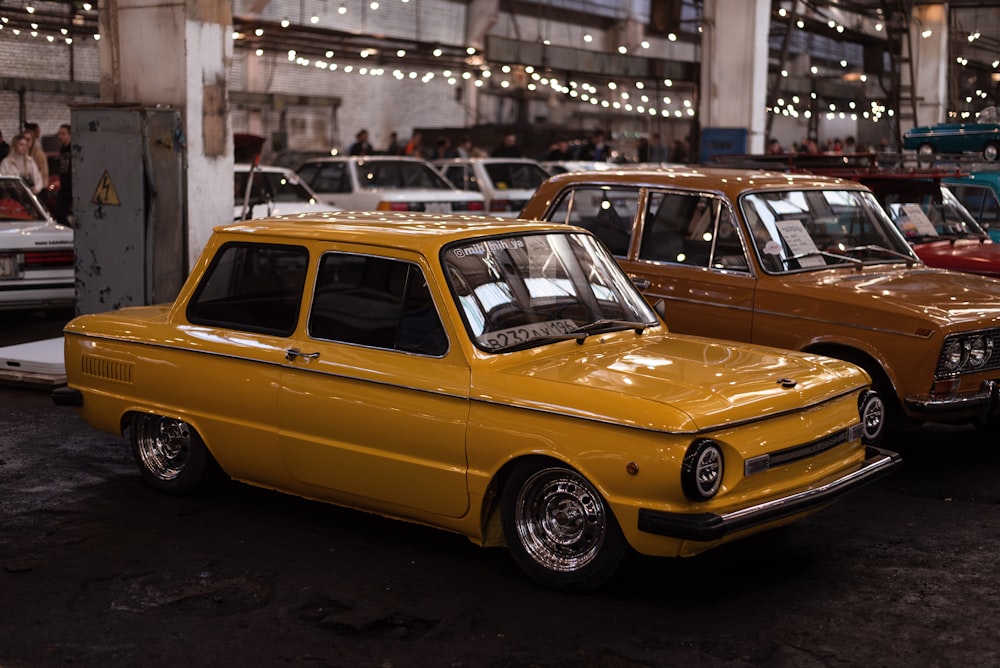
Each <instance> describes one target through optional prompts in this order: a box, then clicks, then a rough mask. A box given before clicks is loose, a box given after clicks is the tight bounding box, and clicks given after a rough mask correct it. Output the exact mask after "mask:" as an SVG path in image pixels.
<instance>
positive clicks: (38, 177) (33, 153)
mask: <svg viewBox="0 0 1000 668" xmlns="http://www.w3.org/2000/svg"><path fill="white" fill-rule="evenodd" d="M41 136H42V132H41V128H40V127H39V125H38V123H25V124H24V129H23V130H22V131H21V132H19V133H18V134H17V135H15V136H14V137H13V138H12V139H11V141H10V142H9V143H8V142H7V141H6V140H5V139H4V136H3V131H2V130H0V176H19V177H21V180H22V181H24V183H25V184H26V185H27V186H28V188H30V189H31V191H32V192H33V193H35V195H39V196H41V195H43V194H46V193H47V191H48V189H49V184H50V181H52V179H51V178H50V176H58V177H59V181H58V188H56V187H55V185H54V184H53V188H52V190H53V191H54V193H53V195H52V196H51V197H43V199H44V200H45V203H46V204H47V205H48V206H49V209H50V210H51V213H52V216H53V217H54V218H55V219H56V220H57V221H59V222H60V223H62V224H63V225H69V224H71V222H72V215H73V172H72V169H71V155H72V146H71V144H72V134H71V129H70V126H69V125H68V124H63V125H61V126H59V131H58V133H57V135H56V136H57V137H58V139H59V152H58V154H57V155H56V156H55V161H54V166H55V167H56V173H55V174H52V175H50V174H49V157H48V156H47V155H46V153H45V149H43V148H42V145H41Z"/></svg>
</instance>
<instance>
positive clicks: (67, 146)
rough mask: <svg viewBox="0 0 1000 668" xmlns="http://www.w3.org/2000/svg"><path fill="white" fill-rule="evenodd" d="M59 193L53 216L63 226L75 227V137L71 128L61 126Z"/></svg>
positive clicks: (59, 134) (59, 135) (65, 125)
mask: <svg viewBox="0 0 1000 668" xmlns="http://www.w3.org/2000/svg"><path fill="white" fill-rule="evenodd" d="M58 137H59V193H58V194H57V195H56V203H55V206H54V207H53V211H52V216H53V217H54V218H55V219H56V220H57V221H58V222H60V223H62V224H63V225H67V226H70V227H72V225H73V162H72V158H73V136H72V134H70V126H69V125H67V124H63V125H60V126H59V133H58Z"/></svg>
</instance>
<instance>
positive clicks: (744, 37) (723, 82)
mask: <svg viewBox="0 0 1000 668" xmlns="http://www.w3.org/2000/svg"><path fill="white" fill-rule="evenodd" d="M770 22H771V1H770V0H706V1H705V15H704V30H703V32H702V38H701V91H700V95H701V97H700V99H699V103H698V114H699V117H700V122H701V127H702V128H746V129H747V132H748V140H747V144H748V145H747V151H748V152H749V153H762V152H763V151H764V139H765V137H764V132H765V120H766V106H767V51H768V43H767V34H768V29H769V27H770Z"/></svg>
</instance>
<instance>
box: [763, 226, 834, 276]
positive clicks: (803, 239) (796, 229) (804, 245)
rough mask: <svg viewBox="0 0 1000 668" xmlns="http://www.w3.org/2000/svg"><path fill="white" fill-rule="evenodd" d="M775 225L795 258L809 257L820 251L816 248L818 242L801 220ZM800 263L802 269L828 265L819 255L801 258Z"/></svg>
mask: <svg viewBox="0 0 1000 668" xmlns="http://www.w3.org/2000/svg"><path fill="white" fill-rule="evenodd" d="M775 225H776V226H777V228H778V232H780V233H781V238H782V239H784V240H785V243H786V244H788V249H789V250H790V251H792V255H793V256H795V255H807V254H809V253H817V252H818V251H819V249H818V248H816V242H815V241H813V238H812V237H811V236H809V232H808V231H807V230H806V226H805V225H803V224H802V221H801V220H779V221H776V222H775ZM798 262H799V266H800V267H822V266H825V265H826V260H824V259H823V258H822V257H820V256H819V255H815V256H813V257H801V258H799V260H798Z"/></svg>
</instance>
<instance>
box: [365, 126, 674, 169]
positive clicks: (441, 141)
mask: <svg viewBox="0 0 1000 668" xmlns="http://www.w3.org/2000/svg"><path fill="white" fill-rule="evenodd" d="M347 154H348V155H357V156H364V155H404V156H413V157H419V158H425V159H428V160H438V159H443V158H469V157H495V158H500V157H503V158H525V157H528V158H534V159H536V160H540V161H557V160H580V161H592V162H642V163H651V162H676V163H686V162H690V160H691V153H690V144H689V142H688V140H687V139H686V138H683V139H676V140H674V142H673V143H672V144H670V145H667V144H666V143H664V142H663V140H662V138H661V136H660V135H659V134H658V133H653V134H651V135H650V136H648V137H641V138H639V139H638V140H636V142H635V143H634V145H630V146H627V147H623V148H619V147H615V146H612V145H611V144H610V143H609V141H608V137H607V134H606V133H605V131H604V130H603V129H600V128H598V129H596V130H594V131H593V132H592V133H591V135H590V137H589V138H588V139H586V140H578V139H577V140H570V139H569V137H568V136H565V135H557V136H555V137H553V138H552V140H551V141H550V142H549V144H548V145H547V146H546V148H545V149H544V150H542V151H530V150H527V149H525V148H524V146H523V145H522V144H521V142H520V140H519V137H518V136H517V134H515V133H507V134H504V135H503V136H502V137H501V138H500V141H499V143H498V144H497V145H496V146H495V147H493V148H492V149H490V150H487V149H483V148H480V147H477V146H474V145H473V142H472V139H471V138H470V137H468V136H465V137H462V139H461V140H460V141H458V143H455V142H453V141H452V139H451V137H448V136H445V135H441V136H439V137H437V138H436V139H434V140H433V142H425V140H424V137H423V133H421V132H420V131H419V130H414V131H413V134H412V136H411V137H410V139H409V140H408V141H406V142H403V141H401V140H400V139H399V134H398V133H396V132H392V133H390V135H389V142H388V143H387V145H386V146H385V147H384V148H382V149H377V148H375V147H374V146H373V145H372V144H371V142H370V141H369V134H368V130H364V129H362V130H359V131H358V133H357V134H356V135H355V137H354V142H353V143H352V144H351V145H350V146H349V147H348V149H347Z"/></svg>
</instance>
